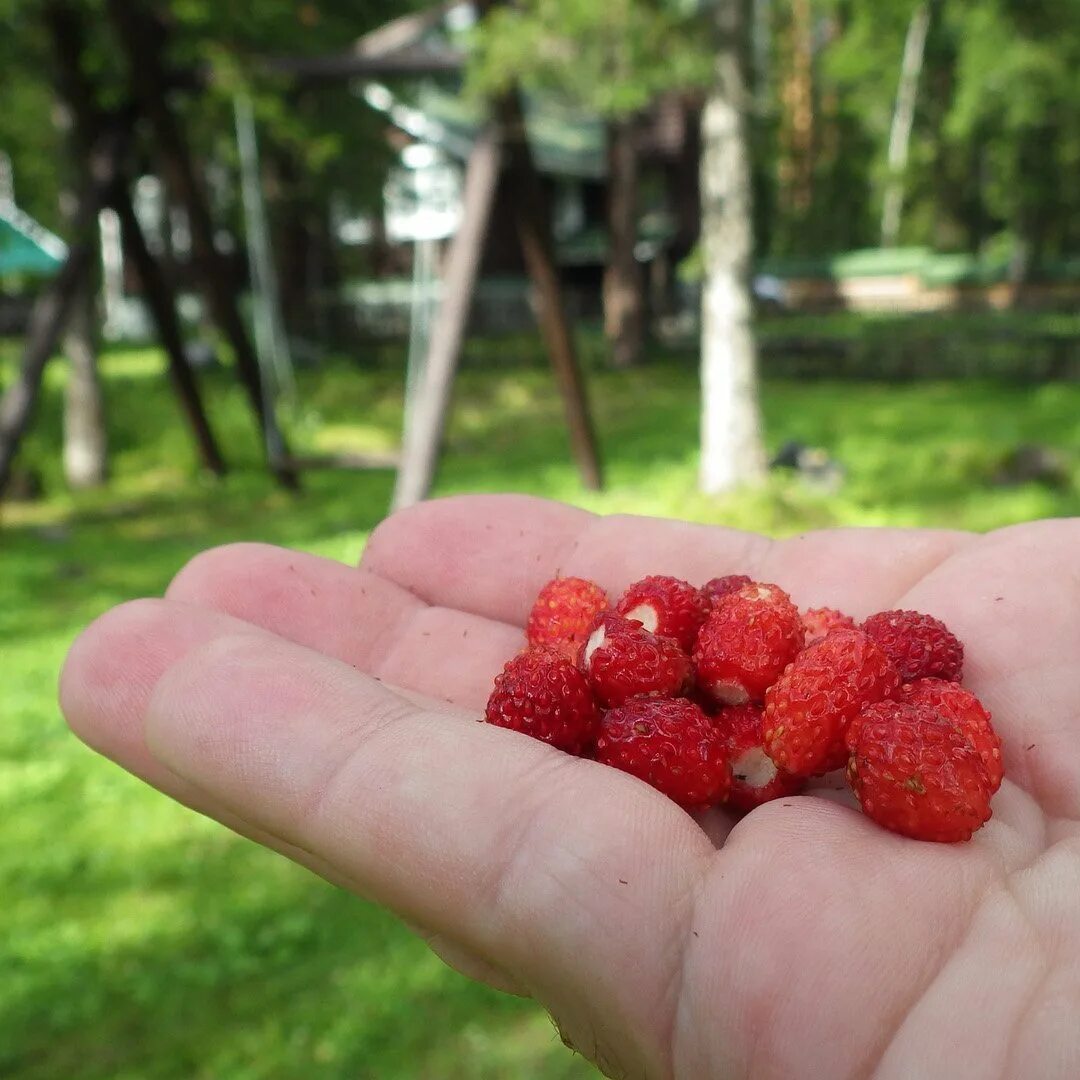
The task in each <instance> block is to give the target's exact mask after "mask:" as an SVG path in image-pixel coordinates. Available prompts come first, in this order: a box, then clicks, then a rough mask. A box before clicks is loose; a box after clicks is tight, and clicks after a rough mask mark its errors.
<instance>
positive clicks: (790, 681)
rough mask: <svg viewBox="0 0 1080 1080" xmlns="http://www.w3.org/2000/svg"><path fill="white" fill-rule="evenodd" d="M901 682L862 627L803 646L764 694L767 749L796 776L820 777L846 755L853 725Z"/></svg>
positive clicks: (840, 761)
mask: <svg viewBox="0 0 1080 1080" xmlns="http://www.w3.org/2000/svg"><path fill="white" fill-rule="evenodd" d="M899 684H900V679H899V676H898V675H897V674H896V669H895V668H894V667H893V666H892V664H891V663H890V662H889V659H888V657H887V656H886V655H885V653H884V652H883V651H882V650H881V649H880V648H879V647H878V646H877V645H876V644H875V643H874V642H873V641H871V640H870V639H869V638H868V637H867V636H866V635H865V634H863V633H860V632H859V631H858V630H834V631H833V632H832V633H831V634H830V635H829V636H828V637H826V638H822V640H821V641H819V642H817V643H816V644H814V645H811V646H810V647H809V648H808V649H804V650H803V651H802V652H801V653H799V655H798V656H797V657H796V658H795V661H794V662H793V663H792V664H791V666H790V667H789V668H788V669H787V670H786V671H785V672H784V673H783V675H781V676H780V678H779V679H778V680H777V681H776V684H775V685H774V686H771V687H770V688H769V691H768V693H767V694H766V695H765V712H764V715H763V719H762V735H763V740H764V744H765V751H766V753H767V754H768V755H769V757H771V758H772V759H773V761H775V762H776V764H777V765H779V766H780V767H781V768H782V769H786V770H787V771H788V772H790V773H794V774H795V775H796V776H819V775H821V774H822V773H826V772H830V771H831V770H832V769H838V768H840V767H841V766H842V765H843V764H844V762H845V761H846V760H847V751H846V748H845V746H844V735H845V733H846V730H847V726H848V724H850V723H851V721H852V719H853V718H854V717H855V715H856V714H857V713H859V712H860V711H861V710H862V709H864V708H865V707H866V706H867V705H871V704H873V703H874V702H877V701H881V700H882V698H885V697H888V696H889V695H890V694H892V693H893V691H894V690H895V689H896V688H897V686H898V685H899Z"/></svg>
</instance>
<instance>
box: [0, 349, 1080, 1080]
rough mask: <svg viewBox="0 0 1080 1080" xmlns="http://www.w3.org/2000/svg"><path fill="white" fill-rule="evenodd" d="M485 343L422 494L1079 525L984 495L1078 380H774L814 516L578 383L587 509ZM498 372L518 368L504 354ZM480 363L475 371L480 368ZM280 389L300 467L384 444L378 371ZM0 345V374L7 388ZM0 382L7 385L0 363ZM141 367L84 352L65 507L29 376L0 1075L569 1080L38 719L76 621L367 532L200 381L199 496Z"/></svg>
mask: <svg viewBox="0 0 1080 1080" xmlns="http://www.w3.org/2000/svg"><path fill="white" fill-rule="evenodd" d="M518 348H519V346H518V345H516V344H515V343H513V342H511V343H502V344H497V345H493V344H491V343H487V344H485V345H484V346H483V347H481V348H479V349H478V352H477V356H474V357H473V359H474V363H472V364H470V365H467V367H466V370H465V372H464V373H463V375H462V378H461V380H460V385H459V390H458V394H457V400H456V403H455V409H454V414H453V422H452V424H451V426H450V430H449V435H448V443H447V448H446V455H445V460H444V465H443V468H442V470H441V472H440V476H439V482H438V490H439V492H441V493H446V492H450V491H477V490H484V491H498V490H516V491H529V492H536V493H540V494H544V495H549V496H553V497H557V498H563V499H568V500H571V501H574V502H577V503H580V504H581V505H585V506H589V507H592V508H594V509H597V510H602V511H613V510H623V511H633V512H642V513H655V514H671V515H678V516H682V517H690V518H694V519H697V520H701V521H709V522H724V523H729V524H735V525H739V526H743V527H753V528H760V529H763V530H765V531H768V532H773V533H777V534H784V533H791V532H795V531H798V530H801V529H804V528H808V527H817V526H827V525H832V524H837V523H853V524H885V523H890V524H904V525H917V524H930V525H947V526H961V527H967V528H974V529H988V528H991V527H994V526H997V525H1001V524H1005V523H1008V522H1014V521H1020V520H1024V519H1028V518H1032V517H1040V516H1048V515H1060V514H1073V513H1076V512H1077V511H1078V510H1080V498H1078V495H1077V492H1076V485H1075V484H1074V485H1073V486H1072V487H1071V488H1069V489H1068V490H1064V491H1062V490H1051V489H1047V488H1043V487H1040V486H1037V485H1029V486H1024V487H1019V488H1011V489H1001V488H995V487H993V486H991V485H990V484H989V482H988V477H989V475H990V474H991V473H992V471H993V468H994V466H995V464H996V462H997V461H998V459H999V458H1000V457H1001V456H1002V454H1003V453H1004V452H1005V451H1006V450H1007V449H1008V448H1009V447H1010V446H1012V445H1014V444H1016V443H1017V442H1020V441H1025V440H1037V441H1041V442H1045V443H1048V444H1051V445H1054V446H1058V447H1060V448H1062V449H1063V450H1066V451H1068V452H1070V453H1072V452H1075V448H1076V447H1077V446H1078V445H1080V386H1076V385H1068V384H1047V385H1042V386H1035V387H1030V388H1028V389H1024V390H1019V389H1017V388H1016V387H1006V386H1003V385H995V384H993V383H988V382H968V383H963V384H959V383H953V384H945V383H941V384H935V383H924V384H903V385H889V386H887V385H875V384H870V383H856V382H850V381H845V382H843V383H830V382H825V381H816V382H813V383H809V384H797V383H792V382H770V383H769V384H768V385H767V386H766V390H765V401H764V404H765V412H766V417H767V424H768V433H769V442H770V444H771V445H772V446H776V445H778V444H780V443H781V442H783V441H784V440H786V439H789V438H797V439H801V440H804V441H807V442H811V443H815V444H819V445H823V446H825V447H827V448H828V449H829V450H830V451H831V452H832V453H834V454H836V455H837V456H838V457H839V458H840V459H841V460H842V461H843V462H844V463H845V466H846V468H847V470H848V479H847V483H846V485H845V487H844V489H843V491H842V493H841V494H840V495H838V496H835V497H827V496H824V495H820V494H815V493H814V492H813V491H809V490H807V489H805V488H804V487H803V486H801V485H800V484H799V482H798V481H796V480H793V479H792V478H778V479H774V480H773V481H771V482H770V483H769V484H768V485H767V486H765V487H764V488H762V489H760V490H758V491H755V492H750V493H745V494H742V495H739V496H737V497H732V498H729V499H724V500H719V501H717V500H710V499H706V498H704V497H702V496H700V495H699V494H697V493H696V491H695V464H696V463H695V452H696V441H697V417H696V410H697V405H696V392H695V385H696V380H695V373H694V371H693V370H692V368H691V367H690V366H689V364H688V363H686V362H679V361H677V360H674V359H666V360H664V359H661V360H659V361H658V362H656V363H654V364H652V365H650V366H649V367H647V368H644V369H642V370H640V371H634V372H630V373H626V374H620V375H617V374H613V373H606V372H602V371H594V372H592V373H591V376H590V382H591V387H592V391H593V396H594V399H595V402H596V412H597V422H598V427H599V431H600V437H601V442H602V445H603V449H604V455H605V459H606V464H607V469H608V476H609V486H608V489H607V490H606V491H605V492H604V493H603V494H600V495H586V494H585V493H583V492H582V491H581V490H580V488H579V486H578V484H577V480H576V477H575V473H574V470H573V467H572V465H571V464H570V461H569V458H568V454H567V450H566V445H565V438H564V435H563V433H562V429H561V427H560V423H559V408H558V402H557V400H556V398H555V397H554V394H553V392H552V390H551V385H550V380H549V377H548V376H547V374H546V372H545V371H544V370H543V369H542V368H539V367H538V366H536V365H535V364H530V363H521V364H518V363H515V362H514V360H515V356H514V355H506V354H507V353H508V352H509V353H511V354H513V353H515V350H517V349H518ZM521 349H522V351H524V352H529V351H530V350H529V349H528V348H525V347H521ZM484 357H486V358H488V359H490V360H494V359H498V360H500V361H501V366H500V367H499V369H498V371H497V372H496V373H494V374H493V373H490V372H487V371H484V370H481V369H480V367H479V364H478V362H477V361H478V358H484ZM377 360H378V362H377V363H375V364H374V365H373V366H372V367H370V368H366V369H359V368H356V367H352V366H349V365H347V364H345V363H343V362H339V363H336V364H334V365H332V366H330V367H329V368H327V369H325V370H324V371H322V372H319V373H307V374H304V375H303V376H302V378H301V388H300V395H299V399H300V404H299V405H298V406H296V407H295V408H293V409H292V410H290V426H291V429H292V433H293V437H294V440H295V441H296V442H297V443H298V444H299V445H302V446H303V447H304V448H307V449H362V448H388V447H392V446H394V445H395V444H396V441H397V437H398V428H399V414H400V404H401V403H400V382H401V380H400V374H399V371H398V369H397V368H396V366H395V365H394V363H393V362H392V361H393V356H392V355H391V354H389V353H387V354H385V355H382V356H380V357H378V358H377ZM10 361H11V357H10V354H9V355H8V356H7V358H6V359H5V358H4V357H3V355H2V353H0V374H4V375H10V370H11V369H10ZM5 364H6V365H7V366H6V367H5V366H4V365H5ZM160 367H161V363H160V358H159V357H158V356H157V354H156V353H153V352H146V351H143V352H139V351H132V352H121V353H114V354H111V355H110V356H109V357H108V361H107V364H106V373H107V389H108V397H109V406H110V428H111V436H112V444H113V450H114V478H113V483H112V485H111V486H110V488H109V489H108V490H107V491H105V492H100V493H94V494H86V495H79V496H73V495H69V494H66V493H65V492H64V491H63V489H62V485H61V484H60V482H59V477H58V467H57V464H56V452H55V446H56V442H57V438H58V431H59V413H60V397H59V395H60V393H61V390H62V387H61V380H62V370H61V369H59V368H56V369H54V370H51V371H50V372H49V378H48V383H47V386H46V391H45V395H44V398H43V400H42V406H41V412H40V414H39V422H38V424H37V425H36V427H35V431H34V434H33V436H32V437H31V438H30V440H29V442H28V444H27V447H26V452H25V455H24V461H25V462H27V463H29V464H33V465H34V466H35V467H37V468H40V469H41V470H42V472H43V474H44V477H45V480H46V484H47V487H48V490H49V496H48V498H47V499H46V500H45V501H43V502H41V503H38V504H29V505H14V506H7V507H4V508H3V528H2V530H0V659H2V663H0V673H2V678H3V682H2V683H0V687H2V689H0V721H2V722H0V896H2V897H3V903H4V907H3V914H2V915H0V971H2V972H3V977H2V978H0V1074H2V1075H4V1076H12V1077H18V1078H20V1080H31V1078H41V1080H46V1078H48V1080H54V1078H56V1077H79V1078H84V1077H85V1078H101V1080H105V1078H109V1080H114V1078H144V1077H147V1078H150V1077H153V1078H157V1077H161V1078H169V1080H180V1078H187V1077H199V1078H219V1077H220V1078H229V1080H262V1078H292V1077H298V1078H299V1077H304V1078H307V1077H332V1078H352V1077H357V1076H363V1077H365V1078H372V1080H396V1078H401V1080H406V1078H408V1080H413V1078H423V1077H430V1078H434V1080H441V1078H444V1077H454V1078H455V1080H474V1078H475V1080H480V1078H504V1077H505V1078H511V1077H515V1078H516V1077H530V1078H531V1077H537V1078H541V1080H544V1078H561V1077H567V1078H571V1077H582V1076H585V1075H589V1070H588V1069H587V1068H586V1067H585V1066H584V1065H583V1064H582V1063H581V1062H580V1061H579V1060H577V1059H574V1058H572V1057H571V1056H570V1055H569V1054H568V1053H567V1052H566V1051H565V1050H564V1049H563V1047H562V1045H561V1044H560V1043H559V1041H558V1039H557V1038H556V1036H555V1035H554V1033H553V1031H552V1028H551V1026H550V1024H549V1023H548V1021H547V1020H546V1018H545V1017H544V1016H543V1015H542V1014H541V1013H540V1012H539V1011H538V1010H537V1009H536V1008H535V1007H534V1006H532V1005H530V1004H529V1003H527V1002H521V1001H518V1000H516V999H512V998H505V997H501V996H499V995H497V994H494V993H491V992H488V991H486V990H484V989H482V988H480V987H477V986H474V985H472V984H470V983H468V982H467V981H466V980H464V979H462V978H460V977H458V976H456V975H455V974H453V973H452V972H450V971H448V970H447V969H445V968H444V967H442V965H441V964H440V963H439V962H438V961H436V960H435V959H434V958H433V957H432V956H431V955H430V954H428V953H427V952H426V950H425V949H424V947H423V946H421V945H420V944H418V943H417V942H415V941H414V940H412V939H411V938H410V937H409V935H408V934H407V933H406V932H405V931H404V930H403V929H401V928H400V927H399V926H398V925H397V924H396V923H395V922H394V921H393V920H392V919H391V918H389V917H388V916H387V915H385V914H384V913H382V912H380V911H379V910H377V909H375V908H373V907H371V906H370V905H366V904H363V903H361V902H359V901H357V900H354V899H352V898H351V897H349V896H346V895H345V894H343V893H341V892H339V891H336V890H334V889H332V888H330V887H329V886H327V885H325V884H323V883H321V882H319V881H317V880H315V879H314V878H312V877H311V876H309V875H308V874H306V873H305V872H303V871H301V870H298V869H296V868H295V867H293V866H291V865H290V864H288V863H286V862H285V861H284V860H282V859H280V858H278V857H276V856H273V855H271V854H269V853H267V852H264V851H262V850H260V849H257V848H255V847H254V846H253V845H251V844H248V843H246V842H243V841H240V840H237V839H235V838H233V837H231V836H230V835H228V834H227V833H225V832H224V831H223V830H222V829H220V828H218V827H217V826H215V825H212V824H210V823H209V822H206V821H203V820H201V819H199V818H197V817H195V816H194V815H192V814H190V813H188V812H186V811H184V810H182V809H180V808H179V807H176V806H174V805H172V804H170V803H169V802H167V801H166V800H165V799H163V798H160V797H158V796H156V795H155V794H153V793H152V792H150V791H149V790H147V789H146V788H144V787H143V786H142V785H140V784H139V783H138V782H136V781H135V780H133V779H131V778H130V777H128V776H127V775H126V774H124V773H122V772H121V771H120V770H118V769H117V768H115V767H113V766H111V765H110V764H108V763H107V762H105V761H102V760H99V759H97V758H95V757H94V756H93V755H92V754H90V753H89V752H87V751H86V750H85V749H83V748H82V747H81V746H80V745H79V744H78V743H77V742H76V741H75V740H74V739H73V738H72V737H71V736H70V735H69V734H68V733H67V731H66V729H65V727H64V726H63V723H62V721H61V719H60V717H59V715H58V712H57V709H56V706H55V702H54V686H55V678H56V672H57V670H58V668H59V665H60V662H61V659H62V657H63V654H64V650H65V648H66V646H67V644H68V643H69V642H70V640H71V639H72V637H73V636H74V634H75V633H76V632H77V630H78V629H79V627H81V626H82V625H84V624H85V623H86V622H87V621H88V620H90V619H91V618H92V617H93V616H94V615H96V614H97V613H99V612H100V611H102V610H103V609H104V608H106V607H107V606H109V605H111V604H114V603H116V602H118V601H121V600H123V599H126V598H128V597H132V596H137V595H140V594H153V593H160V591H161V590H162V588H163V587H164V586H165V584H166V583H167V582H168V580H169V577H170V576H171V575H172V574H173V573H174V572H175V571H176V570H177V569H178V567H179V566H180V565H181V564H182V563H183V562H184V560H185V559H187V558H188V557H190V556H191V555H193V554H194V553H195V552H197V551H198V550H200V549H201V548H204V547H206V546H209V545H211V544H214V543H220V542H223V541H227V540H233V539H238V538H257V539H262V540H268V541H273V542H276V543H283V544H290V545H294V546H296V547H299V548H303V549H306V550H310V551H316V552H320V553H322V554H325V555H330V556H333V557H336V558H341V559H346V560H354V559H355V558H356V557H357V555H358V554H359V552H360V549H361V546H362V544H363V540H364V537H365V535H366V534H367V532H368V531H369V530H370V529H371V528H372V526H373V525H374V524H375V523H376V522H377V521H378V520H379V518H380V517H381V516H382V514H383V513H384V510H385V507H386V505H387V501H388V498H389V495H390V490H391V484H392V477H391V476H390V475H389V474H388V473H385V472H383V473H330V472H324V473H314V474H310V475H309V476H307V477H306V478H305V487H306V490H305V493H304V494H303V495H302V496H300V497H290V496H288V495H285V494H283V493H281V492H279V491H277V490H276V489H275V488H274V487H273V486H272V485H271V484H270V483H269V482H268V480H267V478H266V476H265V475H264V473H263V472H262V471H261V470H260V469H259V468H258V452H257V444H256V442H255V439H254V437H253V434H252V430H251V425H250V421H249V419H248V417H247V415H246V412H245V409H244V404H243V400H242V398H241V396H240V394H239V393H238V391H237V390H236V389H235V388H234V387H233V386H232V385H231V383H230V382H229V380H228V379H227V377H226V376H225V375H224V374H223V373H218V374H215V375H213V376H211V377H209V378H207V379H206V380H205V385H206V387H207V392H208V396H209V397H210V399H211V406H212V411H213V418H214V421H215V424H216V427H217V428H218V430H219V431H220V432H221V433H222V435H223V437H224V438H225V439H226V440H227V442H228V444H229V457H230V461H231V462H232V463H233V465H234V467H235V468H234V471H233V473H232V474H231V475H230V476H229V477H228V478H227V479H226V480H225V481H224V482H222V483H212V482H209V481H207V480H205V479H203V478H201V477H200V476H199V475H198V474H197V472H196V470H195V469H194V466H193V459H192V453H191V449H190V446H189V444H188V441H187V438H186V435H185V432H184V430H183V429H182V427H181V426H180V423H179V421H178V418H177V415H176V411H175V408H174V406H173V404H172V401H171V399H170V398H169V397H168V396H167V394H166V392H165V390H164V389H163V381H162V379H161V377H160Z"/></svg>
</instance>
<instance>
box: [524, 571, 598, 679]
mask: <svg viewBox="0 0 1080 1080" xmlns="http://www.w3.org/2000/svg"><path fill="white" fill-rule="evenodd" d="M607 607H608V598H607V593H606V592H604V590H603V589H601V588H600V586H599V585H596V584H595V583H593V582H591V581H586V580H585V579H584V578H576V577H566V578H555V579H553V580H552V581H549V582H548V583H547V584H546V585H545V586H544V587H543V588H542V589H541V590H540V593H539V595H538V596H537V597H536V603H535V604H533V608H532V611H531V612H530V613H529V621H528V624H527V626H526V628H525V636H526V638H527V639H528V642H529V644H530V645H547V646H550V647H551V648H553V649H555V650H557V651H558V652H560V653H562V654H563V655H564V656H566V657H567V658H568V659H570V660H576V659H577V654H578V652H579V651H580V649H581V646H582V643H583V642H584V641H585V637H586V635H587V634H588V632H589V627H590V626H591V625H592V621H593V619H595V618H596V616H597V615H598V614H599V613H600V612H601V611H606V610H607Z"/></svg>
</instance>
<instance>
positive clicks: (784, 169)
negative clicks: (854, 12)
mask: <svg viewBox="0 0 1080 1080" xmlns="http://www.w3.org/2000/svg"><path fill="white" fill-rule="evenodd" d="M727 2H729V0H723V3H727ZM747 18H749V17H747ZM745 34H747V35H748V34H749V31H745ZM787 37H788V41H787V53H788V56H787V75H786V77H785V78H784V84H783V90H782V96H783V104H784V110H783V115H782V123H781V133H780V134H781V154H780V162H779V169H780V183H781V196H782V198H783V201H784V206H785V208H786V209H787V210H788V211H789V212H792V213H794V214H795V215H796V216H797V217H800V218H801V217H802V216H803V215H805V214H806V212H807V211H808V210H809V209H810V204H811V202H812V201H813V197H814V40H813V20H812V17H811V11H810V0H791V13H790V23H789V25H788V34H787ZM744 84H745V85H746V86H747V88H748V89H747V92H748V93H749V92H750V90H749V87H750V80H749V79H748V78H746V77H745V76H744Z"/></svg>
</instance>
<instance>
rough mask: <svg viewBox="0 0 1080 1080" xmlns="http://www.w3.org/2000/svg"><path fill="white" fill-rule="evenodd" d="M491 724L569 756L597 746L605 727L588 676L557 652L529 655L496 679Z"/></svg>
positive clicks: (540, 651)
mask: <svg viewBox="0 0 1080 1080" xmlns="http://www.w3.org/2000/svg"><path fill="white" fill-rule="evenodd" d="M484 715H485V719H486V720H487V722H488V723H489V724H494V725H495V726H496V727H505V728H512V729H513V730H514V731H520V732H521V733H522V734H524V735H531V736H532V737H533V738H534V739H540V740H541V742H546V743H550V744H551V745H552V746H554V747H556V748H557V749H559V750H565V751H566V752H567V753H569V754H580V753H582V752H584V751H585V750H587V749H589V748H590V747H591V746H592V742H593V739H594V738H595V736H596V731H597V728H598V725H599V722H600V713H599V710H598V709H597V707H596V702H595V701H594V700H593V696H592V692H591V691H590V689H589V684H588V681H587V680H586V679H585V676H584V675H582V673H581V672H580V671H579V670H578V669H577V668H576V667H575V666H574V665H573V664H572V663H571V662H570V661H569V660H567V659H566V658H565V657H564V656H562V655H561V654H560V653H559V652H557V651H556V650H555V649H548V648H544V647H540V648H530V649H526V650H525V651H524V652H521V653H519V654H518V655H517V656H515V657H514V658H513V659H512V660H510V661H508V662H507V664H506V666H505V667H504V668H503V669H502V672H501V673H500V674H499V675H496V676H495V688H494V690H492V691H491V697H489V698H488V703H487V708H486V710H485V713H484Z"/></svg>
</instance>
